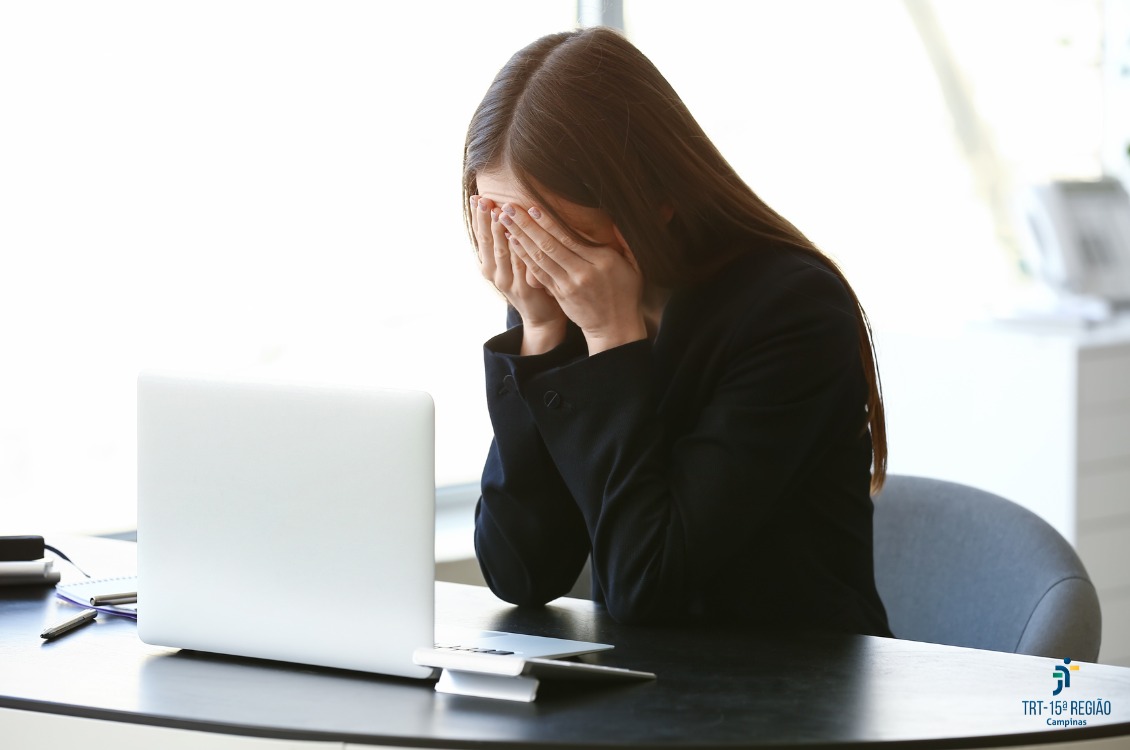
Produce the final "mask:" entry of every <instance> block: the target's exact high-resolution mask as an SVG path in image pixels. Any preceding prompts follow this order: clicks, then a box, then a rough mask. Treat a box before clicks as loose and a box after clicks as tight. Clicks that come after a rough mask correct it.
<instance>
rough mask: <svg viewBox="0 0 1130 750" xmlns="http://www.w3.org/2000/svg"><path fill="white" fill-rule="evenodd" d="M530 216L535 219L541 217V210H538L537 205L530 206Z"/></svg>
mask: <svg viewBox="0 0 1130 750" xmlns="http://www.w3.org/2000/svg"><path fill="white" fill-rule="evenodd" d="M530 217H531V218H533V219H534V221H537V220H538V219H540V218H541V211H539V210H538V207H537V206H530Z"/></svg>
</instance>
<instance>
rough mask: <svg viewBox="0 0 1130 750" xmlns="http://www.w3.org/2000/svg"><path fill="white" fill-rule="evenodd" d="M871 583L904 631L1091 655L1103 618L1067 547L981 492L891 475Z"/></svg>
mask: <svg viewBox="0 0 1130 750" xmlns="http://www.w3.org/2000/svg"><path fill="white" fill-rule="evenodd" d="M875 583H876V585H877V586H878V589H879V596H880V597H881V598H882V600H883V603H884V605H886V608H887V615H888V618H889V621H890V625H891V630H892V632H894V634H895V636H896V637H898V638H905V639H908V640H915V641H929V642H932V643H943V644H948V645H952V646H968V647H971V648H981V649H988V650H991V651H1008V652H1014V653H1020V654H1033V655H1037V656H1049V657H1053V658H1057V659H1063V658H1070V659H1077V660H1080V661H1094V660H1096V659H1097V658H1098V655H1099V643H1100V640H1101V637H1102V616H1101V613H1100V610H1099V599H1098V595H1097V594H1096V593H1095V587H1094V585H1092V583H1091V580H1090V578H1089V577H1088V576H1087V571H1086V570H1085V569H1084V567H1083V563H1082V562H1080V560H1079V556H1078V555H1077V554H1075V550H1074V549H1072V547H1071V545H1070V544H1069V543H1068V542H1067V540H1065V539H1064V538H1063V537H1062V536H1060V534H1059V532H1057V531H1056V530H1055V529H1054V528H1052V527H1051V526H1050V525H1049V524H1048V523H1047V522H1046V521H1044V520H1043V519H1042V518H1040V517H1039V516H1037V515H1036V514H1035V513H1032V512H1031V511H1029V510H1027V509H1026V508H1022V507H1021V506H1019V505H1017V504H1016V503H1013V502H1010V501H1008V500H1005V499H1004V498H1002V497H999V496H997V495H994V494H992V493H989V492H985V491H983V490H978V489H975V488H973V487H969V486H966V485H962V484H957V483H954V482H945V481H941V480H937V479H925V478H922V477H911V476H898V475H893V476H889V477H887V482H886V485H885V486H884V487H883V490H882V492H880V494H879V495H878V496H877V497H876V498H875Z"/></svg>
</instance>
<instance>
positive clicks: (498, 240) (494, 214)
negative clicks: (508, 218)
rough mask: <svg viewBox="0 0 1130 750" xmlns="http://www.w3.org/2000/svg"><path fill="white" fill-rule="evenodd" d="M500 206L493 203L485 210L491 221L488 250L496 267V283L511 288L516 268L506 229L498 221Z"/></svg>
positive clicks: (501, 286) (504, 287)
mask: <svg viewBox="0 0 1130 750" xmlns="http://www.w3.org/2000/svg"><path fill="white" fill-rule="evenodd" d="M499 212H500V211H499V208H498V206H494V205H491V206H490V208H489V211H486V212H483V213H484V214H485V215H486V217H487V219H486V221H488V222H489V225H488V231H489V234H488V235H487V236H488V237H489V238H490V240H489V245H490V249H489V250H486V251H485V252H487V253H488V254H489V255H490V256H491V258H492V262H493V265H494V267H495V271H494V285H495V286H496V287H498V288H499V289H500V290H503V289H509V288H510V286H511V285H512V284H513V283H514V278H515V276H514V269H513V268H512V267H511V264H510V249H509V245H508V242H507V240H506V230H505V229H503V227H502V224H501V223H500V222H499V221H498V214H499Z"/></svg>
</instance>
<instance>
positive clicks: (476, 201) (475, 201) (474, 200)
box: [471, 195, 479, 210]
mask: <svg viewBox="0 0 1130 750" xmlns="http://www.w3.org/2000/svg"><path fill="white" fill-rule="evenodd" d="M478 206H479V196H477V195H472V196H471V210H474V209H476V208H478Z"/></svg>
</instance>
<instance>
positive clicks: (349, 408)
mask: <svg viewBox="0 0 1130 750" xmlns="http://www.w3.org/2000/svg"><path fill="white" fill-rule="evenodd" d="M434 429H435V428H434V407H433V404H432V400H431V397H430V396H429V395H428V394H426V393H423V392H417V391H393V390H381V389H375V388H366V387H334V386H314V385H297V384H284V383H263V382H249V381H224V380H209V379H202V378H186V377H179V376H174V375H159V374H144V375H142V376H141V377H139V379H138V440H137V442H138V583H137V589H136V590H137V592H138V600H139V604H140V606H141V607H142V609H143V612H142V614H141V616H140V617H139V619H138V634H139V635H140V637H141V639H142V640H143V641H145V642H146V643H150V644H154V645H162V646H172V647H177V648H188V649H196V650H201V651H213V652H218V653H224V654H232V655H236V656H251V657H259V658H265V659H276V660H283V661H293V662H301V663H307V664H317V665H322V666H329V667H339V668H344V669H354V670H362V671H369V672H376V673H381V674H390V675H398V676H403V677H416V678H427V677H431V676H433V674H434V670H433V668H432V667H429V666H422V665H419V664H414V663H413V661H412V655H413V652H414V651H415V649H417V648H419V647H421V646H432V645H434V644H435V643H436V639H437V638H442V639H444V640H445V643H444V645H459V646H462V647H466V648H478V649H481V650H483V651H494V652H500V651H506V652H512V653H514V654H517V655H521V656H527V657H534V656H566V655H573V654H578V653H584V652H588V651H596V650H602V649H607V648H611V646H608V645H606V644H597V643H589V642H583V641H568V640H560V639H552V638H529V639H527V638H525V637H522V636H517V635H515V634H505V633H498V632H491V631H485V632H479V631H472V632H470V633H468V632H467V631H466V630H460V631H458V632H456V633H454V634H452V632H451V631H450V629H447V628H439V629H437V628H436V625H435V621H434V586H435V521H434V517H435V470H434V453H435V438H434ZM451 638H457V639H458V641H457V643H452V641H451V640H449V639H451Z"/></svg>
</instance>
